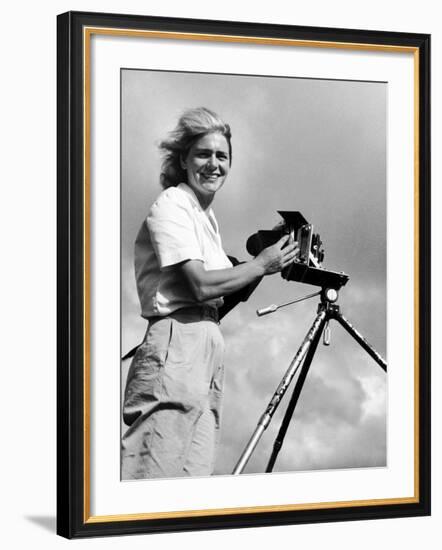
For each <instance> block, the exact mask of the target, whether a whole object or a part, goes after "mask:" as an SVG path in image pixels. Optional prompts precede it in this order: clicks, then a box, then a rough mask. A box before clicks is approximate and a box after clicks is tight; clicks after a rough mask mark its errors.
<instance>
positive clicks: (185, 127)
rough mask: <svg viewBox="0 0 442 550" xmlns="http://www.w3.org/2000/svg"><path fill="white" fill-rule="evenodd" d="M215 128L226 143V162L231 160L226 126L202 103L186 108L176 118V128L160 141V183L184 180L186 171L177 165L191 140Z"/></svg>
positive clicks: (176, 182) (228, 131)
mask: <svg viewBox="0 0 442 550" xmlns="http://www.w3.org/2000/svg"><path fill="white" fill-rule="evenodd" d="M213 132H219V133H220V134H222V135H223V136H224V137H225V138H226V141H227V144H228V146H229V162H230V164H232V144H231V138H232V133H231V131H230V126H229V125H228V124H227V123H226V122H224V121H223V120H222V119H221V118H220V117H219V116H218V115H217V114H216V113H214V112H213V111H211V110H210V109H207V108H206V107H196V108H195V109H188V110H187V111H185V112H184V113H183V114H182V115H181V116H180V118H179V120H178V123H177V125H176V128H175V129H174V130H172V132H170V134H169V137H168V138H167V139H165V140H163V141H162V142H161V143H160V146H159V147H160V150H161V152H162V153H163V162H162V165H161V175H160V183H161V185H162V186H163V187H164V188H165V189H166V188H167V187H175V186H177V185H178V184H179V183H181V182H184V183H187V172H186V170H185V169H184V168H182V166H181V159H184V158H185V157H186V156H187V154H188V152H189V150H190V148H191V147H192V145H193V144H194V143H195V141H196V140H197V139H199V138H201V137H202V136H204V135H206V134H210V133H213Z"/></svg>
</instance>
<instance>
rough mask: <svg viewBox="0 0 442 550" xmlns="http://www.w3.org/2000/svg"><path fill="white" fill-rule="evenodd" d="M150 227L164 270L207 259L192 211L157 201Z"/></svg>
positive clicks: (170, 201)
mask: <svg viewBox="0 0 442 550" xmlns="http://www.w3.org/2000/svg"><path fill="white" fill-rule="evenodd" d="M146 224H147V227H148V229H149V233H150V238H151V241H152V246H153V248H154V251H155V254H156V256H157V259H158V263H159V264H160V268H161V269H163V268H166V267H169V266H172V265H175V264H178V263H180V262H184V261H186V260H203V255H202V251H201V246H200V244H199V242H198V237H197V235H196V232H195V225H194V221H193V219H192V216H191V212H189V210H188V208H186V207H185V206H184V205H181V204H178V203H177V202H175V201H172V200H162V201H157V202H156V203H154V204H153V206H152V208H151V209H150V212H149V214H148V216H147V219H146Z"/></svg>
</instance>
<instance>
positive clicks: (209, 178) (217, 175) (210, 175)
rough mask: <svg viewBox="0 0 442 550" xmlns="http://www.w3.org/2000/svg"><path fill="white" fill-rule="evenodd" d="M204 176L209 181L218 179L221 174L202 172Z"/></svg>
mask: <svg viewBox="0 0 442 550" xmlns="http://www.w3.org/2000/svg"><path fill="white" fill-rule="evenodd" d="M202 176H203V178H204V179H205V180H207V181H216V180H217V179H218V178H219V174H202Z"/></svg>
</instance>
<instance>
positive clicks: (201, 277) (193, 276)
mask: <svg viewBox="0 0 442 550" xmlns="http://www.w3.org/2000/svg"><path fill="white" fill-rule="evenodd" d="M288 240H289V236H288V235H284V236H283V237H282V238H281V239H280V240H279V241H278V242H277V243H276V244H274V245H272V246H269V247H267V248H265V249H264V250H263V251H262V252H261V253H260V254H258V256H256V258H254V259H253V260H251V261H250V262H245V263H243V264H240V265H237V266H235V267H229V268H226V269H214V270H210V271H206V270H205V269H204V264H203V262H201V261H199V260H189V261H187V262H183V263H182V264H179V266H177V269H179V270H180V271H181V272H182V274H183V275H184V277H185V279H186V280H187V282H188V284H189V287H190V290H191V291H192V294H193V296H194V298H195V299H196V300H197V301H198V302H204V301H206V300H211V299H213V298H219V297H220V296H226V295H227V294H231V293H232V292H236V291H237V290H239V289H241V288H243V287H244V286H246V285H247V284H249V283H251V282H252V281H255V280H256V279H259V278H260V277H263V276H264V275H271V274H272V273H277V272H279V271H281V270H282V269H284V267H286V266H288V265H289V264H290V263H291V262H292V261H293V260H294V258H295V257H296V254H297V252H298V247H297V243H296V242H293V241H291V242H289V243H288V244H287V241H288Z"/></svg>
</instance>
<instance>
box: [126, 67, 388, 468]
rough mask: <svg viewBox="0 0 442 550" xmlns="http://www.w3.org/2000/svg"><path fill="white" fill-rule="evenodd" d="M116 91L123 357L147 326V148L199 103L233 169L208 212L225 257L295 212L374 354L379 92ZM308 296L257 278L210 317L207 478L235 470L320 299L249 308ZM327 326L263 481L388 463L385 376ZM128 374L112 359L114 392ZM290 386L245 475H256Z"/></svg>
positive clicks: (378, 313)
mask: <svg viewBox="0 0 442 550" xmlns="http://www.w3.org/2000/svg"><path fill="white" fill-rule="evenodd" d="M121 90H122V101H121V137H122V147H121V153H122V158H121V166H122V170H121V247H122V248H121V276H122V277H121V280H122V288H121V299H122V353H123V354H124V353H126V352H127V351H128V350H129V349H130V348H131V347H133V346H135V345H136V344H138V343H139V342H140V341H141V340H142V338H143V336H144V333H145V330H146V322H145V320H143V319H142V318H141V317H140V307H139V302H138V297H137V293H136V287H135V278H134V270H133V246H134V241H135V237H136V234H137V232H138V230H139V227H140V225H141V224H142V223H143V220H144V218H145V217H146V215H147V212H148V210H149V208H150V205H151V204H152V202H153V201H154V200H155V198H156V197H157V196H158V194H159V193H160V192H161V187H160V184H159V174H160V165H161V157H160V153H159V150H158V144H159V142H160V141H161V140H162V139H163V138H164V137H166V135H167V133H168V132H169V131H170V130H172V129H173V128H174V127H175V125H176V122H177V120H178V118H179V116H180V114H181V113H182V112H183V111H184V110H186V109H188V108H191V107H199V106H205V107H208V108H209V109H211V110H214V111H215V112H217V113H218V114H219V115H220V116H221V117H222V118H223V119H224V120H225V121H227V122H228V123H229V124H230V126H231V129H232V148H233V155H232V157H233V162H232V167H231V170H230V173H229V176H228V178H227V180H226V182H225V184H224V186H223V188H222V189H221V190H220V191H219V192H218V193H217V196H216V198H215V201H214V203H213V204H212V206H213V209H214V211H215V214H216V217H217V220H218V223H219V226H220V232H221V236H222V241H223V245H224V249H225V251H226V253H227V254H229V255H233V256H236V257H237V258H239V259H241V260H247V259H250V256H249V255H248V253H247V251H246V249H245V243H246V240H247V237H248V236H249V235H251V234H252V233H254V232H255V231H257V230H258V229H271V228H272V227H273V226H274V225H275V224H276V223H277V222H278V221H279V216H278V214H277V210H299V211H300V212H302V214H303V215H304V217H305V218H306V219H307V220H308V221H309V222H310V223H312V224H313V225H314V228H315V232H318V233H319V234H320V235H321V239H322V241H323V243H324V247H325V260H324V264H323V265H324V267H326V268H328V269H331V270H336V271H344V272H345V273H347V274H348V275H349V276H350V280H349V282H348V283H347V285H346V286H345V287H344V288H343V289H341V291H340V296H339V305H340V307H341V311H342V313H343V314H344V316H345V317H346V318H347V319H349V321H350V322H351V323H352V324H353V325H354V326H355V327H356V328H357V330H359V331H360V332H361V333H362V334H363V335H364V336H365V337H366V339H367V340H368V341H369V342H370V343H371V344H372V345H373V346H374V347H375V348H376V350H377V351H378V352H379V353H381V355H382V356H383V357H385V358H386V351H387V350H386V268H387V263H386V206H387V205H386V114H387V112H386V109H387V101H386V98H387V84H386V83H381V82H352V81H334V80H320V79H317V80H316V79H298V78H281V77H260V76H239V75H219V74H196V73H177V72H166V71H139V70H123V71H122V88H121ZM316 290H317V288H316V287H312V286H310V285H306V284H301V283H298V282H293V281H291V282H288V281H285V280H283V279H282V278H281V277H280V275H279V274H276V275H272V276H268V277H265V279H264V280H263V281H262V283H261V284H260V286H259V287H258V288H257V290H256V291H255V293H254V294H253V295H252V296H251V297H250V299H249V301H248V302H247V303H244V304H240V305H239V306H238V307H237V308H236V309H235V310H233V311H232V312H231V313H230V314H228V315H227V316H226V317H225V318H224V319H223V320H222V323H221V330H222V332H223V335H224V338H225V342H226V357H225V365H226V386H225V398H224V417H223V424H222V432H221V443H220V450H219V456H218V459H217V464H216V469H215V473H216V474H220V475H221V474H229V473H231V471H232V470H233V468H234V466H235V464H236V462H237V460H238V458H239V456H240V454H241V452H242V451H243V449H244V448H245V446H246V444H247V442H248V440H249V438H250V436H251V434H252V432H253V430H254V429H255V427H256V424H257V422H258V420H259V417H260V416H261V415H262V413H263V412H264V410H265V408H266V406H267V404H268V402H269V401H270V399H271V397H272V395H273V393H274V391H275V389H276V387H277V386H278V384H279V382H280V380H281V378H282V377H283V376H284V374H285V372H286V370H287V368H288V366H289V364H290V361H291V359H292V357H293V356H294V355H295V353H296V351H297V349H298V347H299V345H300V344H301V342H302V340H303V338H304V336H305V334H306V332H307V331H308V329H309V328H310V326H311V323H312V322H313V320H314V318H315V316H316V309H317V304H318V301H317V299H316V298H315V299H310V300H307V301H306V302H301V303H300V304H296V305H294V306H289V307H287V308H284V309H281V310H278V311H277V312H276V313H273V314H272V315H269V316H266V317H262V318H258V317H257V316H256V313H255V312H256V309H258V308H261V307H264V306H267V305H269V304H273V303H275V304H280V303H284V302H286V301H290V300H293V299H296V298H298V297H301V296H304V295H306V294H310V293H312V292H314V291H316ZM330 326H331V345H330V346H327V347H325V346H323V345H322V343H321V344H320V345H319V346H318V350H317V352H316V355H315V358H314V360H313V363H312V366H311V369H310V372H309V374H308V377H307V380H306V383H305V386H304V388H303V391H302V394H301V397H300V400H299V403H298V406H297V408H296V411H295V414H294V417H293V419H292V422H291V424H290V427H289V430H288V432H287V435H286V438H285V441H284V445H283V448H282V450H281V452H280V454H279V457H278V460H277V462H276V464H275V467H274V471H275V472H277V471H278V472H287V471H298V470H302V471H305V470H313V469H314V470H321V469H322V470H324V469H325V470H326V469H333V468H354V467H359V468H362V467H364V468H366V467H382V466H385V465H386V461H387V447H386V396H387V379H386V375H385V373H384V372H383V371H382V370H381V369H380V367H379V366H378V365H377V364H376V363H375V362H374V361H373V360H372V359H371V358H370V357H369V356H368V355H367V354H366V352H365V351H364V350H362V348H361V347H360V346H359V345H358V344H357V343H356V342H355V341H354V340H353V339H352V338H351V337H350V336H349V335H348V334H347V333H346V332H345V331H344V329H343V328H342V327H340V326H339V325H338V324H337V323H334V322H332V323H331V324H330ZM128 367H129V361H125V362H123V363H122V390H124V383H125V377H126V375H127V369H128ZM293 387H294V385H292V386H291V387H290V388H289V390H288V392H287V394H286V396H285V398H284V400H283V402H282V403H281V405H280V407H279V409H278V411H277V412H276V414H275V416H274V417H273V420H272V422H271V424H270V426H269V428H268V429H267V430H266V432H265V433H264V436H263V437H262V439H261V441H260V443H259V444H258V446H257V448H256V450H255V452H254V453H253V455H252V457H251V459H250V461H249V464H248V465H247V467H246V469H245V472H246V473H256V472H262V471H264V470H265V466H266V464H267V462H268V459H269V457H270V454H271V449H272V446H273V441H274V439H275V437H276V434H277V432H278V430H279V426H280V422H281V420H282V417H283V414H284V411H285V408H286V406H287V404H288V401H289V398H290V395H291V391H292V390H293ZM238 419H240V421H238ZM123 428H124V426H123Z"/></svg>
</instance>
